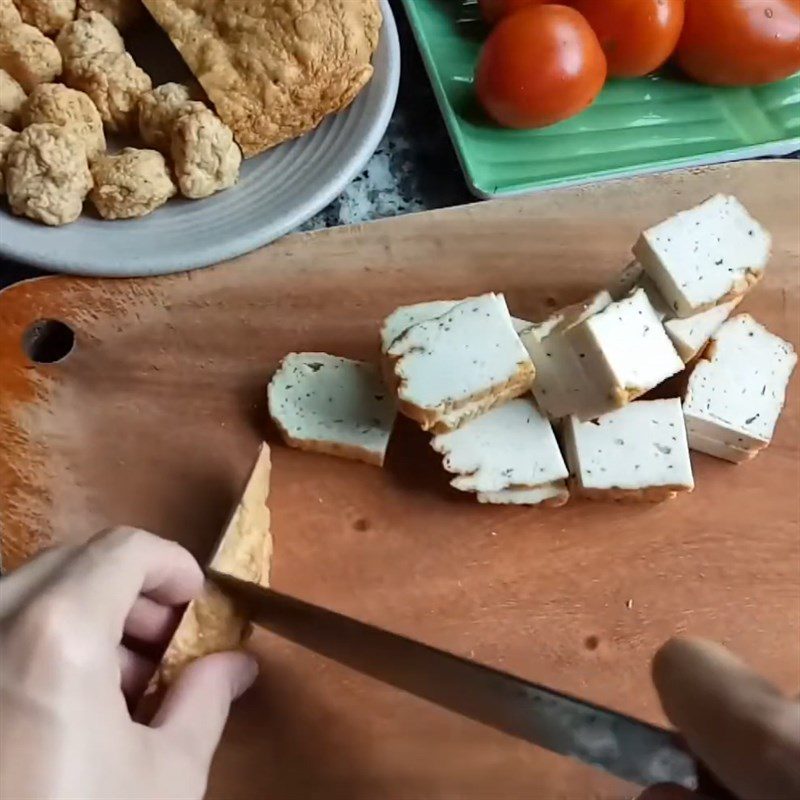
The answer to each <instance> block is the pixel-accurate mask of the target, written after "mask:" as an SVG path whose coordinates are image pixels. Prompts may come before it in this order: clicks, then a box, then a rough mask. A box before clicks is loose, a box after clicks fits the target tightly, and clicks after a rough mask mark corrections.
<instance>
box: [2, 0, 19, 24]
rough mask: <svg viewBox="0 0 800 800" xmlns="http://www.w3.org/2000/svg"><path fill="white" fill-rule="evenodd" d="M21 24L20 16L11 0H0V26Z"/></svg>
mask: <svg viewBox="0 0 800 800" xmlns="http://www.w3.org/2000/svg"><path fill="white" fill-rule="evenodd" d="M17 25H22V17H21V16H20V15H19V11H18V10H17V7H16V6H15V5H14V3H13V2H12V0H0V28H14V27H16V26H17Z"/></svg>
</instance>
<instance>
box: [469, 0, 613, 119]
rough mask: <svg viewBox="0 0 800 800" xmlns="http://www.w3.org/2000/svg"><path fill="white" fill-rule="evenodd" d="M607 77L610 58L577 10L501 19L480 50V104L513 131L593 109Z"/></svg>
mask: <svg viewBox="0 0 800 800" xmlns="http://www.w3.org/2000/svg"><path fill="white" fill-rule="evenodd" d="M605 79H606V58H605V56H604V55H603V50H602V49H601V47H600V44H599V42H598V41H597V37H596V36H595V35H594V32H593V31H592V29H591V28H590V27H589V23H588V22H587V21H586V20H585V19H584V18H583V17H582V16H581V15H580V14H579V13H578V12H577V11H575V9H574V8H566V7H565V6H558V5H542V6H534V7H532V8H523V9H522V10H520V11H517V12H515V13H514V14H511V16H508V17H505V18H503V19H501V20H500V22H499V23H498V24H497V25H496V27H495V28H494V30H493V31H492V32H491V33H490V34H489V38H488V39H487V40H486V43H485V44H484V46H483V50H481V54H480V57H479V58H478V66H477V69H476V72H475V87H476V91H477V93H478V100H479V101H480V103H481V105H482V106H483V108H484V110H485V111H486V113H487V114H488V115H489V116H490V117H491V118H492V119H494V120H495V121H496V122H499V123H500V124H501V125H505V126H506V127H509V128H540V127H543V126H545V125H552V124H553V123H554V122H560V121H561V120H562V119H567V118H568V117H572V116H575V114H579V113H580V112H581V111H583V110H584V109H585V108H586V107H587V106H590V105H591V104H592V103H593V102H594V99H595V98H596V97H597V95H598V94H599V93H600V90H601V89H602V88H603V83H605Z"/></svg>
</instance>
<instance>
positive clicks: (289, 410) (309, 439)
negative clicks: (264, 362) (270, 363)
mask: <svg viewBox="0 0 800 800" xmlns="http://www.w3.org/2000/svg"><path fill="white" fill-rule="evenodd" d="M267 396H268V399H269V413H270V416H271V417H272V419H273V420H274V421H275V424H276V425H277V426H278V428H279V430H280V432H281V435H282V436H283V439H284V441H285V442H286V443H287V444H288V445H290V446H291V447H298V448H300V449H301V450H314V451H317V452H320V453H328V454H329V455H336V456H342V457H343V458H351V459H355V460H357V461H365V462H367V463H368V464H375V465H378V466H382V465H383V459H384V456H385V455H386V448H387V446H388V444H389V437H390V435H391V433H392V426H393V425H394V419H395V402H394V398H393V397H392V396H391V393H390V392H389V391H388V390H387V389H386V387H385V386H384V383H383V381H382V380H381V376H380V373H379V371H378V368H377V367H376V366H375V365H373V364H366V363H364V362H362V361H351V360H350V359H349V358H339V357H338V356H331V355H328V354H327V353H290V354H289V355H287V356H286V357H285V358H284V359H283V360H282V361H281V364H280V366H279V368H278V371H277V372H276V373H275V375H273V377H272V380H271V381H270V383H269V387H268V390H267Z"/></svg>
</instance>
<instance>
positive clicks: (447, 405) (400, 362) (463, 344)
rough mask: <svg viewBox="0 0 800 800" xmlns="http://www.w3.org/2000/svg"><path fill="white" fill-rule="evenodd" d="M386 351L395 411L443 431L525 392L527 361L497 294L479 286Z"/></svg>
mask: <svg viewBox="0 0 800 800" xmlns="http://www.w3.org/2000/svg"><path fill="white" fill-rule="evenodd" d="M386 355H387V358H388V361H389V364H390V366H391V370H392V372H393V374H394V377H395V380H396V390H397V397H398V405H399V410H400V411H401V413H403V414H405V415H406V416H408V417H410V418H411V419H414V420H416V421H417V422H418V423H419V424H420V425H421V427H422V428H423V430H433V431H434V432H435V433H442V432H446V431H448V430H454V429H455V428H457V427H458V426H460V425H462V424H463V423H465V422H466V421H467V420H469V419H471V418H472V417H475V416H477V415H479V414H482V413H484V412H485V411H487V410H488V409H490V408H492V407H494V406H496V405H499V404H501V403H503V402H506V401H508V400H511V399H513V398H514V397H519V396H520V395H522V394H524V393H525V392H527V391H528V390H529V389H530V387H531V384H532V383H533V377H534V368H533V362H532V361H531V359H530V356H529V355H528V351H527V350H526V349H525V348H524V347H523V345H522V342H521V341H520V339H519V336H517V333H516V331H515V330H514V325H513V323H512V322H511V315H510V314H509V313H508V308H507V306H506V303H505V300H504V298H503V296H502V295H497V294H493V293H490V294H485V295H481V296H480V297H473V298H469V299H468V300H465V301H463V302H461V303H459V304H458V305H456V306H454V307H453V308H452V309H450V310H449V311H448V312H446V313H445V314H443V315H441V316H439V317H436V318H435V319H431V320H426V321H423V322H419V323H417V324H416V325H412V326H411V327H410V328H408V329H407V330H406V331H405V333H403V334H401V335H400V336H399V337H398V338H397V339H396V340H395V341H394V342H392V344H391V346H390V347H389V350H388V351H387V354H386Z"/></svg>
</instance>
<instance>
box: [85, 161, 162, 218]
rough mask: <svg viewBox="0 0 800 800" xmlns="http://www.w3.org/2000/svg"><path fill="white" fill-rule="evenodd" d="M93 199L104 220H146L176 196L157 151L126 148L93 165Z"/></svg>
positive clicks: (91, 194)
mask: <svg viewBox="0 0 800 800" xmlns="http://www.w3.org/2000/svg"><path fill="white" fill-rule="evenodd" d="M92 176H93V178H94V188H93V189H92V191H91V193H90V195H89V196H90V198H91V200H92V202H93V203H94V205H95V208H96V209H97V211H98V213H99V214H100V216H101V217H103V219H132V218H133V217H143V216H144V215H145V214H149V213H150V212H151V211H153V209H156V208H158V207H159V206H162V205H164V203H166V202H167V200H169V198H170V197H172V196H173V195H174V194H175V192H176V189H175V184H174V183H173V181H172V177H171V176H170V174H169V168H168V167H167V162H166V161H165V160H164V156H162V155H161V153H159V152H158V151H157V150H139V149H137V148H135V147H126V148H125V149H124V150H122V151H121V152H120V153H118V154H116V155H104V156H101V157H100V158H98V159H97V160H96V161H95V162H94V163H93V164H92Z"/></svg>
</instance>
